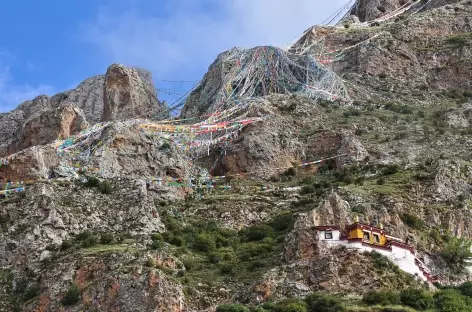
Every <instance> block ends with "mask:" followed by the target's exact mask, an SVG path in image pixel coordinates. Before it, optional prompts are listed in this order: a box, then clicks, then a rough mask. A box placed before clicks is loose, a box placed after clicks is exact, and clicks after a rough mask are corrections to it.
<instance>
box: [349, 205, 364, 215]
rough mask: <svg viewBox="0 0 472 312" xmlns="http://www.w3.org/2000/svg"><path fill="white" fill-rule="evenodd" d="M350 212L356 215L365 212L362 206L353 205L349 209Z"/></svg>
mask: <svg viewBox="0 0 472 312" xmlns="http://www.w3.org/2000/svg"><path fill="white" fill-rule="evenodd" d="M351 211H352V212H354V213H358V214H363V213H364V212H365V207H363V206H362V205H355V206H353V207H352V208H351Z"/></svg>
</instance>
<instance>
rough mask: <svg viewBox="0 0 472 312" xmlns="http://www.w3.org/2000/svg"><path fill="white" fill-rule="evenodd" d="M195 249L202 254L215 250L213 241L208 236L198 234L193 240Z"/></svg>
mask: <svg viewBox="0 0 472 312" xmlns="http://www.w3.org/2000/svg"><path fill="white" fill-rule="evenodd" d="M195 248H196V249H197V250H199V251H203V252H208V251H213V250H215V249H216V244H215V240H214V239H213V237H212V236H211V235H209V234H205V233H201V234H198V235H197V237H196V239H195Z"/></svg>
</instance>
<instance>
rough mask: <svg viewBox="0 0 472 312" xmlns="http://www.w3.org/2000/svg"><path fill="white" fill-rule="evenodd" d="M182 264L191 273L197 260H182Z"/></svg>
mask: <svg viewBox="0 0 472 312" xmlns="http://www.w3.org/2000/svg"><path fill="white" fill-rule="evenodd" d="M182 264H183V265H184V267H185V269H186V270H187V271H191V270H192V269H193V268H194V267H195V260H194V259H192V258H187V259H184V260H182Z"/></svg>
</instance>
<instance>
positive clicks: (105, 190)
mask: <svg viewBox="0 0 472 312" xmlns="http://www.w3.org/2000/svg"><path fill="white" fill-rule="evenodd" d="M98 190H99V191H100V192H101V193H102V194H111V192H112V191H113V184H111V182H110V181H106V180H105V181H103V182H101V183H100V184H99V185H98Z"/></svg>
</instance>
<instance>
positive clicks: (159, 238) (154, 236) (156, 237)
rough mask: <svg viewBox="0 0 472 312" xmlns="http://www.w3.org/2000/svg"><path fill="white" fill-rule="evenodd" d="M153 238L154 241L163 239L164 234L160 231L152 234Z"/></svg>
mask: <svg viewBox="0 0 472 312" xmlns="http://www.w3.org/2000/svg"><path fill="white" fill-rule="evenodd" d="M151 239H152V241H153V242H154V241H162V235H161V234H159V233H156V234H152V235H151Z"/></svg>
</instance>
